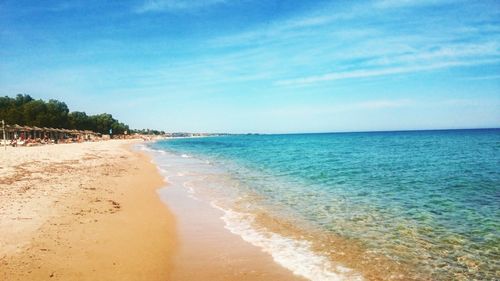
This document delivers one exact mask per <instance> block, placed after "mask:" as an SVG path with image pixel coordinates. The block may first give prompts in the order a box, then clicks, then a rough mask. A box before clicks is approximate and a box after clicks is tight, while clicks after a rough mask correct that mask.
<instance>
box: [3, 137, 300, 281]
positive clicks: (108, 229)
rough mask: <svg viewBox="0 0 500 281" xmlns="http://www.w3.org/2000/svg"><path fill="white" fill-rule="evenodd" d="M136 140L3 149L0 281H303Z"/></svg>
mask: <svg viewBox="0 0 500 281" xmlns="http://www.w3.org/2000/svg"><path fill="white" fill-rule="evenodd" d="M138 143H143V142H136V141H130V140H112V141H106V142H97V143H74V144H59V145H53V146H35V147H18V148H8V149H7V150H5V151H2V152H1V153H2V156H5V157H2V160H3V161H4V163H5V164H6V166H4V167H2V168H0V231H1V232H2V236H1V237H0V246H1V247H0V279H1V280H6V281H11V280H12V281H15V280H179V281H182V280H193V278H195V279H198V280H218V281H219V280H220V281H224V280H227V281H229V280H235V279H237V280H248V281H250V280H254V281H264V280H276V281H279V280H283V281H284V280H287V281H289V280H297V281H304V280H305V279H304V278H302V277H299V276H297V275H294V274H293V273H292V272H291V271H289V270H288V269H286V268H284V267H282V266H280V265H279V264H278V263H276V262H275V261H274V260H273V258H272V256H271V255H269V254H267V253H264V252H263V251H262V250H261V249H260V248H259V247H256V246H254V245H252V244H250V243H247V242H246V241H244V240H243V239H241V237H240V236H238V235H235V234H233V233H231V232H230V231H229V230H227V229H226V228H225V227H224V222H223V220H221V216H222V215H223V213H222V212H221V211H220V210H217V209H216V208H214V207H213V206H210V205H208V204H205V203H206V202H205V203H203V204H200V202H199V201H196V200H195V199H194V198H191V197H189V194H188V193H187V192H186V191H187V190H186V189H184V188H182V187H179V186H176V185H175V183H173V182H170V181H168V182H166V181H165V179H164V178H163V177H162V175H161V171H160V169H159V166H157V165H156V164H155V163H154V162H153V161H152V155H150V154H148V153H144V152H141V151H139V150H138V149H136V148H135V147H136V146H137V144H138ZM146 143H147V142H144V144H146Z"/></svg>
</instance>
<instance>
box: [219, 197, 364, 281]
mask: <svg viewBox="0 0 500 281" xmlns="http://www.w3.org/2000/svg"><path fill="white" fill-rule="evenodd" d="M212 206H213V207H214V208H217V209H219V210H221V211H222V212H223V213H224V215H223V216H222V217H221V219H222V220H223V221H224V223H225V228H226V229H228V230H229V231H230V232H232V233H234V234H236V235H239V236H241V238H243V240H245V241H247V242H248V243H250V244H252V245H254V246H257V247H259V248H261V249H262V250H263V251H264V252H266V253H268V254H270V255H271V256H272V257H273V259H274V261H275V262H277V263H278V264H280V265H282V266H283V267H285V268H287V269H289V270H291V271H292V272H293V273H294V274H296V275H300V276H303V277H305V278H307V279H309V280H314V281H340V280H356V281H357V280H363V277H362V276H361V275H360V274H358V273H356V272H354V271H353V270H352V269H349V268H346V267H344V266H342V265H333V264H332V263H331V261H330V260H329V259H328V258H327V257H325V256H322V255H321V254H319V253H316V252H314V251H313V250H312V249H311V248H312V247H311V243H310V242H308V241H304V240H295V239H291V238H288V237H285V236H282V235H280V234H277V233H273V232H269V231H265V230H258V229H256V228H255V227H253V226H252V223H253V221H254V217H253V215H251V214H243V213H239V212H235V211H232V210H227V209H224V208H221V207H219V206H217V205H216V204H214V203H212Z"/></svg>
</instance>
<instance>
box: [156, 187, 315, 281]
mask: <svg viewBox="0 0 500 281" xmlns="http://www.w3.org/2000/svg"><path fill="white" fill-rule="evenodd" d="M159 194H160V196H161V198H162V200H163V201H164V202H165V203H166V204H167V205H168V206H169V208H170V209H171V210H172V212H173V213H174V214H175V217H176V220H177V231H178V233H179V246H178V250H177V252H176V254H175V256H174V259H173V271H172V273H171V277H172V279H171V280H176V281H189V280H214V281H215V280H220V281H224V280H227V281H229V280H241V281H246V280H255V281H265V280H273V281H280V280H283V281H293V280H302V281H304V280H306V279H303V278H301V277H299V276H296V275H294V274H293V273H292V272H291V271H289V270H287V269H285V268H283V267H281V266H280V265H278V264H277V263H275V262H274V260H273V259H272V257H271V256H270V255H269V254H267V253H264V252H263V251H262V250H261V249H260V248H258V247H255V246H253V245H251V244H249V243H247V242H245V241H244V240H243V239H242V238H241V237H240V236H238V235H235V234H233V233H231V232H229V231H228V230H227V229H225V228H224V223H223V221H222V220H221V219H220V217H221V216H222V215H223V213H222V211H220V210H218V209H215V208H213V207H212V206H210V205H209V204H208V203H207V202H206V201H203V200H199V199H196V197H193V196H191V195H190V194H189V193H188V192H187V189H185V188H183V187H181V186H176V185H174V184H170V185H169V186H168V187H166V188H163V189H161V190H159Z"/></svg>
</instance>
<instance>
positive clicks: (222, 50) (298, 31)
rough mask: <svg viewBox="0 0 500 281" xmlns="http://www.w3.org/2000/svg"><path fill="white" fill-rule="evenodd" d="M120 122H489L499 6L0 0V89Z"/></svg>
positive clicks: (495, 118) (182, 125) (424, 125)
mask: <svg viewBox="0 0 500 281" xmlns="http://www.w3.org/2000/svg"><path fill="white" fill-rule="evenodd" d="M18 93H25V94H29V95H31V96H32V97H34V98H37V99H38V98H40V99H58V100H61V101H64V102H66V104H67V105H68V106H69V108H70V109H71V110H77V111H85V112H87V113H88V114H97V113H102V112H107V113H111V114H113V116H114V117H115V118H117V119H119V120H120V121H123V122H125V123H127V124H129V125H130V126H131V127H132V128H154V129H161V130H165V131H169V132H229V133H247V132H260V133H297V132H337V131H378V130H414V129H443V128H485V127H490V128H491V127H500V2H499V1H488V0H482V1H461V0H399V1H396V0H379V1H326V0H316V1H312V0H311V1H275V0H204V1H202V0H123V1H100V0H72V1H63V0H46V1H25V0H0V95H2V96H5V95H8V96H13V95H16V94H18Z"/></svg>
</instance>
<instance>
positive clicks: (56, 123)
mask: <svg viewBox="0 0 500 281" xmlns="http://www.w3.org/2000/svg"><path fill="white" fill-rule="evenodd" d="M2 119H3V120H5V122H6V123H7V124H10V125H13V124H18V125H21V126H37V127H50V128H63V129H76V130H91V131H94V132H97V133H101V134H109V132H110V130H112V132H113V134H123V133H124V132H125V131H128V132H129V133H134V132H136V131H135V130H132V131H130V129H129V126H128V125H126V124H124V123H122V122H119V121H118V120H116V119H115V118H113V116H112V115H111V114H107V113H102V114H96V115H87V114H86V113H85V112H81V111H73V112H70V111H69V109H68V106H67V105H66V103H64V102H61V101H58V100H55V99H50V100H49V101H43V100H41V99H38V100H36V99H33V98H32V97H31V96H29V95H22V94H18V95H17V96H16V97H14V98H10V97H8V96H5V97H0V120H2Z"/></svg>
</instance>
